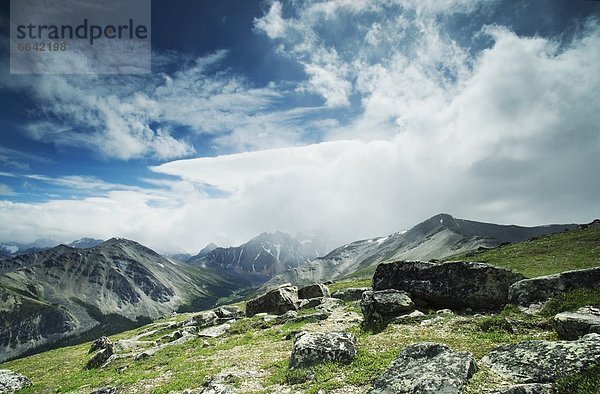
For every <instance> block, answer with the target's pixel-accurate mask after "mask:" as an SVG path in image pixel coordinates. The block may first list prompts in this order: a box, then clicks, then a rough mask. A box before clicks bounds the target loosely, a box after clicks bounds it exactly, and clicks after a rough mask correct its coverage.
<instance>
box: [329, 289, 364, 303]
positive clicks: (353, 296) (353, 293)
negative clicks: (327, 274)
mask: <svg viewBox="0 0 600 394" xmlns="http://www.w3.org/2000/svg"><path fill="white" fill-rule="evenodd" d="M369 290H373V289H372V288H370V287H349V288H347V289H341V290H338V291H336V292H335V293H333V294H332V295H331V296H332V297H334V298H339V299H340V300H344V301H360V300H361V298H362V294H363V293H364V292H365V291H369Z"/></svg>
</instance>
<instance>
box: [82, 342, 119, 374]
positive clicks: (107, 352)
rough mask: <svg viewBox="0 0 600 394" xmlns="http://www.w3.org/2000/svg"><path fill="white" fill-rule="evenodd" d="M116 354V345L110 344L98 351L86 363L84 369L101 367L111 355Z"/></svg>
mask: <svg viewBox="0 0 600 394" xmlns="http://www.w3.org/2000/svg"><path fill="white" fill-rule="evenodd" d="M113 354H114V345H113V344H108V345H106V347H105V348H104V349H102V350H100V351H98V352H97V353H96V354H94V356H93V357H92V358H91V359H90V360H89V361H88V362H87V363H86V364H85V367H84V369H95V368H101V367H102V366H103V365H104V364H106V362H107V361H108V359H109V358H110V356H112V355H113Z"/></svg>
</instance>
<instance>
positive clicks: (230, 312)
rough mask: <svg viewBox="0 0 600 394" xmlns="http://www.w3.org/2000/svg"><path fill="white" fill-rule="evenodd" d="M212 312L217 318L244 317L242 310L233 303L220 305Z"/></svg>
mask: <svg viewBox="0 0 600 394" xmlns="http://www.w3.org/2000/svg"><path fill="white" fill-rule="evenodd" d="M214 312H215V314H216V315H217V317H218V318H219V319H241V318H242V317H244V311H242V309H241V308H240V307H237V306H234V305H225V306H220V307H218V308H216V309H215V310H214Z"/></svg>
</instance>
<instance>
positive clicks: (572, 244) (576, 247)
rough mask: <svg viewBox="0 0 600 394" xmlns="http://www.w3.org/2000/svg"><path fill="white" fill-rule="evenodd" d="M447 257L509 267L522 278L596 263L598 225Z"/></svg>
mask: <svg viewBox="0 0 600 394" xmlns="http://www.w3.org/2000/svg"><path fill="white" fill-rule="evenodd" d="M451 260H472V261H481V262H483V263H487V264H491V265H495V266H498V267H505V268H509V269H511V270H513V271H516V272H520V273H522V274H523V275H525V276H526V277H529V278H533V277H537V276H544V275H551V274H557V273H560V272H564V271H570V270H577V269H584V268H592V267H598V266H600V224H597V223H594V224H590V225H587V226H583V227H580V228H575V229H572V230H568V231H564V232H562V233H558V234H553V235H547V236H543V237H539V238H535V239H532V240H530V241H526V242H520V243H515V244H510V245H504V246H500V247H498V248H495V249H490V250H486V251H483V252H478V253H469V254H467V255H463V256H455V257H452V259H451Z"/></svg>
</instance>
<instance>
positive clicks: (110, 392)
mask: <svg viewBox="0 0 600 394" xmlns="http://www.w3.org/2000/svg"><path fill="white" fill-rule="evenodd" d="M116 392H117V388H116V387H110V386H106V387H100V388H99V389H96V390H94V391H92V392H91V393H90V394H115V393H116Z"/></svg>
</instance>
